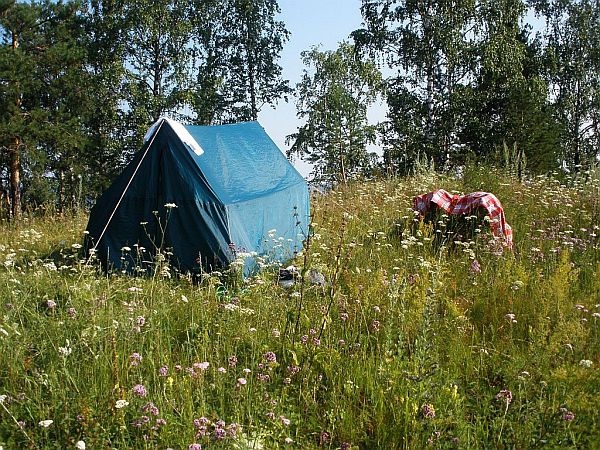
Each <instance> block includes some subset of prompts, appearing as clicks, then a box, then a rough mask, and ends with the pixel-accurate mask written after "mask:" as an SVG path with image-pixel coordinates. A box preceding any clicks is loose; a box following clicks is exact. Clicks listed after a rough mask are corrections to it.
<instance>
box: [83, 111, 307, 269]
mask: <svg viewBox="0 0 600 450" xmlns="http://www.w3.org/2000/svg"><path fill="white" fill-rule="evenodd" d="M308 221H309V195H308V187H307V183H306V181H305V180H304V178H303V177H302V176H301V175H300V174H299V173H298V172H297V171H296V169H295V168H294V167H293V166H292V165H291V164H290V162H289V161H288V160H287V159H286V158H285V156H284V155H283V154H282V152H281V151H280V150H279V148H278V147H277V146H276V145H275V143H274V142H273V141H272V140H271V139H270V138H269V136H268V135H267V134H266V132H265V130H264V129H263V128H262V127H261V126H260V125H259V124H258V123H257V122H247V123H239V124H231V125H220V126H187V125H186V126H183V125H181V124H179V123H177V122H174V121H172V120H169V119H161V120H159V121H158V122H157V123H156V124H155V125H154V126H153V128H151V129H150V130H149V132H148V134H147V136H146V142H145V144H144V146H143V148H142V149H141V151H139V152H138V153H137V154H136V155H135V157H134V158H133V160H132V161H131V162H130V163H129V165H127V167H126V168H125V169H124V171H123V173H122V174H121V175H120V176H119V177H118V178H117V179H116V180H115V182H114V183H113V184H112V185H111V186H110V187H109V189H108V190H107V191H106V192H105V193H104V194H103V195H102V196H101V197H100V198H99V199H98V201H97V202H96V205H95V206H94V207H93V208H92V211H91V213H90V219H89V222H88V226H87V239H86V248H87V250H88V252H93V253H95V254H96V255H97V257H98V258H99V259H100V261H102V263H103V264H105V265H106V266H107V267H111V268H116V269H122V270H123V269H125V270H128V271H131V270H135V269H136V268H137V269H138V270H140V269H141V270H144V269H145V268H147V267H149V266H150V265H151V264H152V262H153V261H154V257H155V256H156V254H157V253H158V252H159V251H160V253H161V254H162V255H165V254H166V255H167V256H168V257H169V258H170V260H171V262H172V263H173V264H174V265H175V266H176V267H178V268H179V270H181V271H198V270H199V269H200V268H202V269H203V270H207V271H209V270H212V269H216V268H223V267H227V266H228V265H229V264H230V263H231V262H232V261H233V260H235V259H236V258H237V257H239V256H240V254H245V255H247V254H251V255H261V256H265V257H266V258H269V259H271V260H279V261H282V260H285V259H288V258H291V257H293V256H294V252H296V251H298V250H300V249H301V247H302V241H303V239H304V238H305V235H306V233H307V231H308ZM248 271H249V266H248V264H247V265H246V270H245V272H246V273H247V272H248Z"/></svg>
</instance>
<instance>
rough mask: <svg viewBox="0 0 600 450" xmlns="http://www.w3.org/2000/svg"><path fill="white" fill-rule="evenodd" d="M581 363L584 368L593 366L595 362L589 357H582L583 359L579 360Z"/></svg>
mask: <svg viewBox="0 0 600 450" xmlns="http://www.w3.org/2000/svg"><path fill="white" fill-rule="evenodd" d="M579 365H580V366H581V367H583V368H584V369H589V368H590V367H592V366H593V365H594V363H593V362H592V361H590V360H589V359H582V360H581V361H579Z"/></svg>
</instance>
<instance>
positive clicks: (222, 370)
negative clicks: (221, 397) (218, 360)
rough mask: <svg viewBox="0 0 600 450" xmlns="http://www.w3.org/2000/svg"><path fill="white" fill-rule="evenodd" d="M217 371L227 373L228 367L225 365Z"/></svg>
mask: <svg viewBox="0 0 600 450" xmlns="http://www.w3.org/2000/svg"><path fill="white" fill-rule="evenodd" d="M217 372H219V373H227V369H226V368H225V367H219V368H218V369H217Z"/></svg>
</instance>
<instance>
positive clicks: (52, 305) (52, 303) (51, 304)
mask: <svg viewBox="0 0 600 450" xmlns="http://www.w3.org/2000/svg"><path fill="white" fill-rule="evenodd" d="M46 306H47V307H48V309H54V308H56V302H55V301H54V300H48V301H47V302H46Z"/></svg>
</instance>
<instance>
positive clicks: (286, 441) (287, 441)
mask: <svg viewBox="0 0 600 450" xmlns="http://www.w3.org/2000/svg"><path fill="white" fill-rule="evenodd" d="M283 442H284V443H286V444H293V443H294V440H293V439H292V438H291V437H286V438H285V439H284V440H283Z"/></svg>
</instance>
